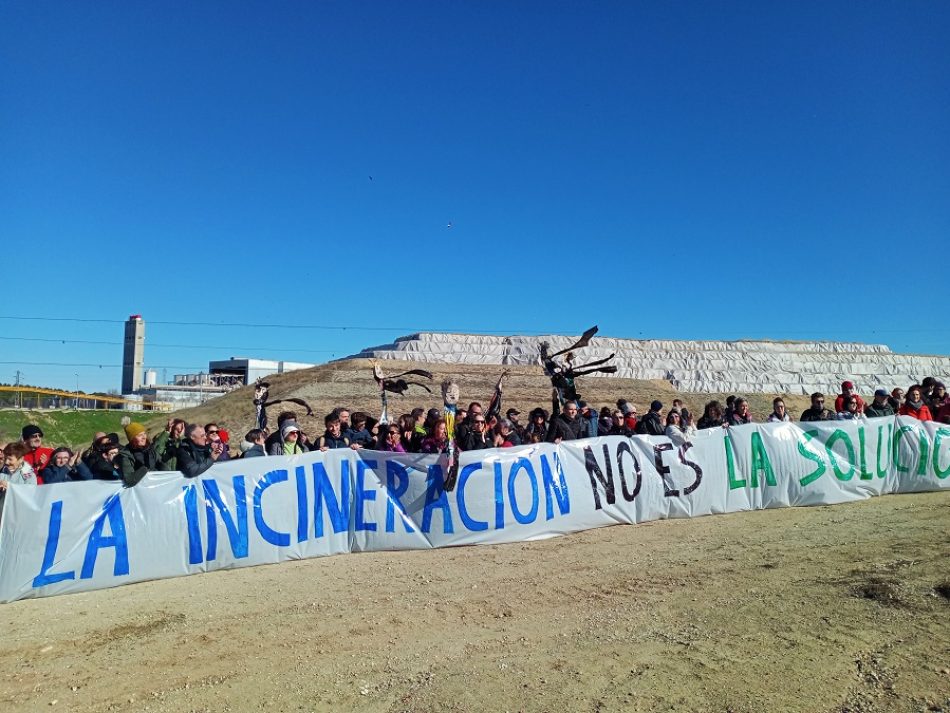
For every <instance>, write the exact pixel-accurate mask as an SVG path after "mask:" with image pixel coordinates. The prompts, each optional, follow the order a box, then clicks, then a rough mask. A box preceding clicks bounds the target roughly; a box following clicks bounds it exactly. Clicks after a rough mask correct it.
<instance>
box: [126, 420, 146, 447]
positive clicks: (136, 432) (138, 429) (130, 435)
mask: <svg viewBox="0 0 950 713" xmlns="http://www.w3.org/2000/svg"><path fill="white" fill-rule="evenodd" d="M143 433H145V426H143V425H142V424H141V423H136V422H135V421H132V423H130V424H129V425H128V426H126V427H125V437H126V438H127V439H128V440H129V443H131V442H132V441H133V440H135V439H136V438H138V437H139V436H141V435H142V434H143ZM139 440H140V441H143V440H148V436H147V435H146V437H145V438H144V439H139ZM140 445H144V443H140Z"/></svg>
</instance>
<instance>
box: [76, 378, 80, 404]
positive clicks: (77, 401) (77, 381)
mask: <svg viewBox="0 0 950 713" xmlns="http://www.w3.org/2000/svg"><path fill="white" fill-rule="evenodd" d="M76 410H77V411H78V410H79V374H76Z"/></svg>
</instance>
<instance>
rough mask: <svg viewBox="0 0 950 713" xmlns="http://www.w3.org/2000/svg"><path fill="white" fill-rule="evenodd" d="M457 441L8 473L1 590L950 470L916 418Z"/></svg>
mask: <svg viewBox="0 0 950 713" xmlns="http://www.w3.org/2000/svg"><path fill="white" fill-rule="evenodd" d="M444 465H445V462H444V457H442V458H441V459H440V457H438V456H425V455H414V454H391V453H380V452H376V451H353V450H350V449H343V450H335V451H328V452H326V453H309V454H306V455H302V456H289V457H266V458H253V459H248V460H235V461H230V462H227V463H221V464H217V465H215V466H214V467H212V468H211V470H209V471H207V472H206V473H204V474H202V475H201V476H199V477H197V478H193V479H188V478H184V477H183V476H182V475H181V474H180V473H150V474H149V475H148V476H147V477H146V478H145V479H144V480H143V481H142V482H141V483H140V484H139V485H137V486H135V487H134V488H122V487H121V486H119V485H116V484H113V483H107V482H84V483H62V484H57V485H44V486H40V487H35V486H25V485H21V486H17V485H11V486H10V489H9V491H8V493H7V496H6V503H5V507H4V511H3V515H2V520H0V601H4V602H8V601H13V600H16V599H22V598H26V597H41V596H50V595H54V594H61V593H65V592H79V591H85V590H91V589H101V588H105V587H114V586H118V585H120V584H128V583H131V582H141V581H144V580H149V579H160V578H164V577H177V576H181V575H185V574H194V573H198V572H207V571H211V570H217V569H226V568H230V567H246V566H251V565H257V564H264V563H273V562H281V561H284V560H289V559H300V558H305V557H318V556H321V555H330V554H339V553H344V552H361V551H372V550H407V549H424V548H430V547H446V546H451V545H467V544H488V543H500V542H514V541H523V540H534V539H541V538H546V537H553V536H555V535H562V534H565V533H569V532H576V531H579V530H586V529H590V528H593V527H601V526H605V525H615V524H618V523H637V522H645V521H648V520H656V519H660V518H672V517H696V516H699V515H709V514H714V513H726V512H736V511H740V510H749V509H759V508H774V507H788V506H793V505H824V504H832V503H841V502H846V501H851V500H860V499H863V498H867V497H870V496H872V495H883V494H889V493H910V492H921V491H928V490H938V489H941V488H950V477H948V476H950V427H947V426H943V425H941V424H937V423H929V422H926V423H924V422H920V421H917V420H915V419H912V418H906V417H897V418H882V419H873V420H869V421H829V422H820V423H801V424H798V423H776V424H754V425H748V426H739V427H735V428H730V429H712V430H708V431H700V432H699V433H698V434H696V435H695V436H694V437H693V438H692V439H691V440H690V441H689V442H687V443H686V444H685V445H683V446H681V447H679V448H677V447H675V446H674V445H673V443H672V442H671V441H670V440H669V439H667V438H662V437H640V436H637V437H634V438H621V437H613V436H611V437H606V438H596V439H589V440H583V441H573V442H569V443H561V444H560V445H556V446H555V445H551V444H541V445H530V446H520V447H516V448H505V449H492V450H484V451H476V452H471V453H465V454H463V455H462V459H461V469H460V473H459V479H458V483H457V485H456V486H455V488H454V489H453V490H452V491H450V492H446V491H445V490H444V489H443V487H442V483H443V468H444Z"/></svg>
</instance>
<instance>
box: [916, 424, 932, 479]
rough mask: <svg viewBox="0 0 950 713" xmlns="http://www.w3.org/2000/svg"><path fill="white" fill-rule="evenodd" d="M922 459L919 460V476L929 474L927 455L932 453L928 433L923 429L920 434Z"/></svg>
mask: <svg viewBox="0 0 950 713" xmlns="http://www.w3.org/2000/svg"><path fill="white" fill-rule="evenodd" d="M918 435H919V437H920V457H919V458H918V459H917V475H926V474H927V454H928V453H929V452H930V441H929V440H927V431H925V430H924V429H923V428H921V429H920V432H919V434H918Z"/></svg>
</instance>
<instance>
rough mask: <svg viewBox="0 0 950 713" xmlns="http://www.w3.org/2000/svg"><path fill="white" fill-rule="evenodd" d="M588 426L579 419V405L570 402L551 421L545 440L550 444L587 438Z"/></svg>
mask: <svg viewBox="0 0 950 713" xmlns="http://www.w3.org/2000/svg"><path fill="white" fill-rule="evenodd" d="M586 426H587V424H586V422H582V421H581V420H580V419H579V418H577V404H576V403H575V402H574V401H568V402H567V403H566V404H564V410H563V411H562V412H561V413H559V414H558V415H557V416H556V417H555V418H552V419H551V423H550V424H549V425H548V436H547V438H546V439H545V440H546V441H547V442H548V443H560V442H561V441H576V440H577V439H579V438H586Z"/></svg>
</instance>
